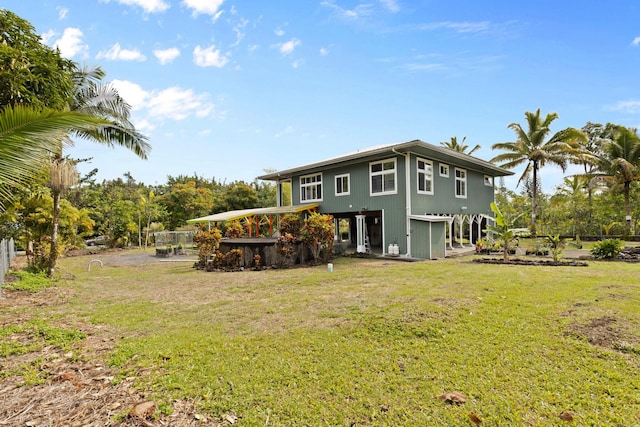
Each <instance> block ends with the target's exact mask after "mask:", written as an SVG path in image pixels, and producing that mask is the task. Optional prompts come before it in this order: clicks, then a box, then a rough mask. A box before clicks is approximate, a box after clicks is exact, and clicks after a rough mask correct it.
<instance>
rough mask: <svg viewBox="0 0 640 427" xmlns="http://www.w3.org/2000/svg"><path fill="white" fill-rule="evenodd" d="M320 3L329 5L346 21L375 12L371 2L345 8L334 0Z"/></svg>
mask: <svg viewBox="0 0 640 427" xmlns="http://www.w3.org/2000/svg"><path fill="white" fill-rule="evenodd" d="M320 5H322V6H325V7H328V8H329V9H331V10H332V11H333V13H334V14H335V15H336V16H337V17H338V18H340V19H343V20H345V21H355V20H357V19H360V18H364V17H368V16H371V15H372V14H373V10H374V8H373V5H372V4H370V3H361V4H359V5H357V6H355V7H354V8H352V9H345V8H343V7H342V6H339V5H337V4H336V3H335V1H334V0H323V1H322V2H320Z"/></svg>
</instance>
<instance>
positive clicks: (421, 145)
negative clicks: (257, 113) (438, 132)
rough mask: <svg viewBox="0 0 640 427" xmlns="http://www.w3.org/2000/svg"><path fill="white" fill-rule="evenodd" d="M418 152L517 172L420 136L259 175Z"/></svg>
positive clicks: (496, 172)
mask: <svg viewBox="0 0 640 427" xmlns="http://www.w3.org/2000/svg"><path fill="white" fill-rule="evenodd" d="M410 152H412V153H416V154H420V155H423V156H429V155H430V154H431V155H433V154H435V155H436V156H437V158H438V160H439V161H444V162H447V163H452V164H454V165H460V166H465V167H466V168H467V169H472V170H477V171H481V172H483V173H486V174H488V175H492V176H507V175H513V172H511V171H509V170H507V169H503V168H501V167H499V166H496V165H494V164H493V163H490V162H487V161H485V160H482V159H479V158H477V157H473V156H470V155H468V154H464V153H460V152H459V151H455V150H451V149H449V148H446V147H440V146H436V145H433V144H429V143H426V142H424V141H420V140H418V139H416V140H413V141H408V142H401V143H393V144H384V145H376V146H373V147H368V148H364V149H362V150H358V151H355V152H352V153H348V154H343V155H341V156H337V157H332V158H330V159H325V160H321V161H319V162H314V163H309V164H306V165H302V166H297V167H294V168H291V169H285V170H281V171H277V172H273V173H269V174H266V175H262V176H259V177H258V179H262V180H268V181H277V180H279V179H286V178H290V177H292V176H294V175H296V174H299V173H302V172H307V171H312V170H319V169H326V168H328V167H329V168H331V167H338V166H343V165H345V164H349V163H354V162H356V161H361V160H362V159H365V158H372V157H380V156H383V155H388V154H392V153H402V154H406V153H410Z"/></svg>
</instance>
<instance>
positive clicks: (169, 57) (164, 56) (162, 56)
mask: <svg viewBox="0 0 640 427" xmlns="http://www.w3.org/2000/svg"><path fill="white" fill-rule="evenodd" d="M153 54H154V55H155V57H156V58H158V61H160V64H162V65H165V64H169V63H171V62H173V60H174V59H176V58H177V57H179V56H180V50H179V49H178V48H176V47H170V48H168V49H156V50H154V51H153Z"/></svg>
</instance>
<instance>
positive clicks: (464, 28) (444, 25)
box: [414, 21, 491, 33]
mask: <svg viewBox="0 0 640 427" xmlns="http://www.w3.org/2000/svg"><path fill="white" fill-rule="evenodd" d="M414 29H415V30H419V31H435V30H442V29H444V30H452V31H454V32H456V33H485V32H487V31H489V30H490V29H491V23H490V22H489V21H479V22H451V21H445V22H431V23H426V24H419V25H416V26H414Z"/></svg>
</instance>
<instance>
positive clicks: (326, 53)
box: [320, 47, 329, 56]
mask: <svg viewBox="0 0 640 427" xmlns="http://www.w3.org/2000/svg"><path fill="white" fill-rule="evenodd" d="M328 54H329V49H327V48H326V47H321V48H320V55H322V56H327V55H328Z"/></svg>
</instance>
